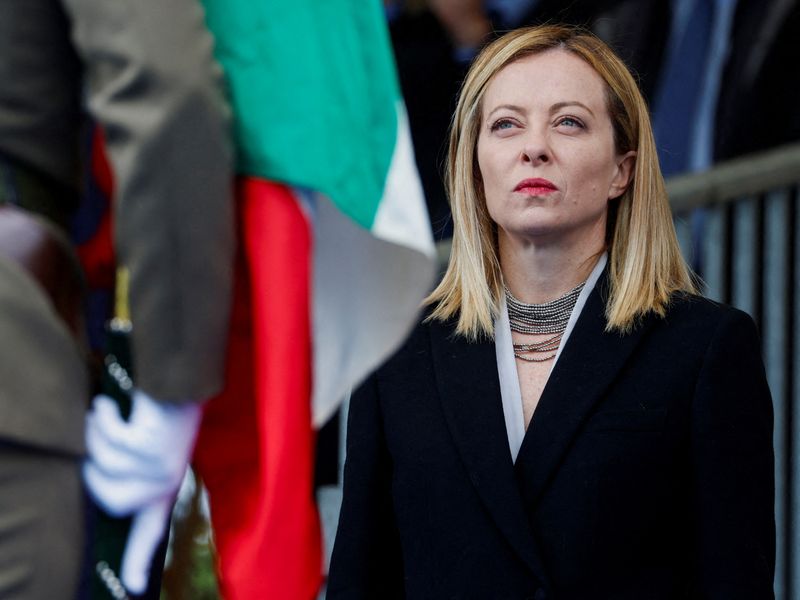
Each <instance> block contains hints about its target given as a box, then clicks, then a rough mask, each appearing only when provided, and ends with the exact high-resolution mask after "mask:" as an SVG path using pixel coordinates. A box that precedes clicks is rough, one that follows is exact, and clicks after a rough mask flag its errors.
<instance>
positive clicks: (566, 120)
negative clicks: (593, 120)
mask: <svg viewBox="0 0 800 600" xmlns="http://www.w3.org/2000/svg"><path fill="white" fill-rule="evenodd" d="M556 125H565V126H567V127H579V128H581V129H583V127H584V125H583V123H581V122H580V121H579V120H578V119H576V118H574V117H562V118H560V119H559V120H558V121H557V122H556Z"/></svg>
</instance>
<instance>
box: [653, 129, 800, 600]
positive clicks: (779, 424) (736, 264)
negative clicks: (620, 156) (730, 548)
mask: <svg viewBox="0 0 800 600" xmlns="http://www.w3.org/2000/svg"><path fill="white" fill-rule="evenodd" d="M667 189H668V192H669V196H670V203H671V204H672V208H673V212H674V214H675V224H676V228H677V230H678V238H679V239H680V241H681V246H682V248H683V251H684V254H685V256H686V258H687V260H688V261H689V263H690V264H691V265H692V266H693V268H694V269H695V271H696V272H697V274H698V275H699V276H700V277H701V279H702V280H703V282H704V285H705V289H704V293H705V294H706V295H707V296H709V297H710V298H712V299H714V300H718V301H720V302H725V303H726V304H732V305H733V306H736V307H737V308H741V309H742V310H744V311H746V312H748V313H750V315H752V317H753V319H754V320H755V321H756V324H757V325H758V327H759V330H760V332H761V338H762V350H763V356H764V362H765V364H766V368H767V378H768V379H769V384H770V389H771V391H772V398H773V404H774V407H775V435H774V443H775V484H776V490H775V492H776V495H775V511H776V525H777V563H776V570H775V595H776V598H777V600H800V522H798V519H797V516H798V514H800V512H798V509H800V454H799V452H800V408H797V402H798V399H800V348H798V344H799V343H800V283H799V282H798V268H797V266H796V265H797V264H798V261H800V238H799V237H798V231H800V211H799V210H798V203H800V194H799V193H798V190H800V144H794V145H790V146H784V147H781V148H777V149H774V150H770V151H768V152H764V153H760V154H755V155H750V156H746V157H743V158H738V159H735V160H732V161H729V162H726V163H723V164H720V165H718V166H716V167H714V168H713V169H711V170H709V171H707V172H704V173H699V174H694V175H685V176H681V177H676V178H673V179H671V180H670V181H668V182H667Z"/></svg>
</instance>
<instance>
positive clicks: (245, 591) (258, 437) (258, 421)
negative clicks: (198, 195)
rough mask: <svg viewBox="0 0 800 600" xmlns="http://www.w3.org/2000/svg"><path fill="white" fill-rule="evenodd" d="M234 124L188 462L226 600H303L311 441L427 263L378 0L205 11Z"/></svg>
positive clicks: (427, 279) (416, 187) (397, 316)
mask: <svg viewBox="0 0 800 600" xmlns="http://www.w3.org/2000/svg"><path fill="white" fill-rule="evenodd" d="M203 3H204V5H205V8H206V17H207V22H208V26H209V28H210V30H211V31H212V33H213V34H214V36H215V38H216V56H217V59H218V60H219V62H220V63H221V65H222V67H223V69H224V71H225V75H226V80H227V85H228V91H229V94H230V99H231V103H232V106H233V111H234V121H235V137H236V144H237V152H238V155H237V163H238V172H239V174H240V178H239V181H238V184H237V202H238V214H239V220H240V222H239V236H240V251H239V256H238V260H237V265H236V289H235V293H234V309H233V317H232V327H231V331H232V333H231V338H230V343H229V352H228V373H227V382H228V383H227V388H226V390H225V391H224V392H223V393H222V394H221V395H220V396H219V397H217V398H214V399H213V400H211V401H210V402H209V403H208V404H207V407H206V413H205V418H204V423H203V426H202V429H201V433H200V437H199V440H198V445H197V450H196V452H195V463H196V467H197V469H198V471H199V472H200V474H201V476H202V477H203V479H204V482H205V485H206V487H207V488H208V491H209V498H210V504H211V515H212V523H213V526H214V531H215V540H216V544H217V550H218V554H219V565H218V566H219V574H220V585H221V591H222V594H223V597H225V598H226V599H230V600H237V599H244V598H247V599H252V598H275V599H283V598H285V599H288V600H301V599H312V598H315V597H316V594H317V593H318V589H319V584H320V578H321V575H320V573H321V541H320V539H321V536H320V529H319V521H318V516H317V511H316V505H315V502H314V490H313V471H314V469H313V467H314V431H315V428H317V427H319V426H320V425H322V424H323V423H324V422H325V421H326V419H327V418H328V417H329V416H331V415H332V414H333V412H334V411H335V409H336V407H337V405H338V404H339V403H340V401H341V400H342V399H343V398H344V397H345V396H346V394H347V393H348V391H349V390H350V388H351V387H352V386H353V385H354V384H357V383H358V382H359V381H360V380H361V379H362V378H363V377H365V376H366V375H367V374H368V373H369V371H371V370H372V369H374V368H375V367H377V366H378V365H379V364H380V363H381V362H382V361H383V360H385V359H386V358H387V357H388V356H389V354H390V353H391V352H392V351H393V350H394V349H396V347H397V346H398V345H399V344H400V343H401V341H402V339H403V337H404V336H405V335H406V334H407V333H408V331H409V329H410V328H411V326H412V325H413V323H414V321H415V319H416V318H417V315H418V312H419V307H420V301H421V299H422V298H423V297H424V295H425V294H426V292H427V291H428V290H429V288H430V285H431V283H432V278H433V275H434V269H435V266H434V265H435V251H434V246H433V241H432V237H431V233H430V229H429V225H428V219H427V215H426V213H425V208H424V206H425V204H424V200H423V196H422V189H421V186H420V183H419V179H418V176H417V173H416V168H415V165H414V158H413V152H412V146H411V139H410V135H409V130H408V124H407V121H406V114H405V110H404V107H403V103H402V100H401V97H400V92H399V87H398V84H397V80H396V76H395V72H394V63H393V58H392V54H391V46H390V42H389V38H388V34H387V31H386V25H385V21H384V15H383V10H382V7H381V4H380V2H379V1H378V0H291V2H290V1H280V0H262V1H260V2H255V1H253V0H203Z"/></svg>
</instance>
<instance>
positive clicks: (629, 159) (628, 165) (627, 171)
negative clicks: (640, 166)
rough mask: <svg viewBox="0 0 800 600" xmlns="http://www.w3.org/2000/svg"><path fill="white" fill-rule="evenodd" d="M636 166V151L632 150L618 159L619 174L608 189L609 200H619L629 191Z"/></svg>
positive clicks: (616, 174) (617, 173)
mask: <svg viewBox="0 0 800 600" xmlns="http://www.w3.org/2000/svg"><path fill="white" fill-rule="evenodd" d="M635 166H636V151H635V150H630V151H628V152H626V153H625V154H623V155H622V156H620V157H618V158H617V172H616V173H615V174H614V178H613V179H612V180H611V186H609V188H608V199H609V200H613V199H614V198H619V197H620V196H622V194H624V193H625V190H627V189H628V185H630V183H631V179H633V169H634V167H635Z"/></svg>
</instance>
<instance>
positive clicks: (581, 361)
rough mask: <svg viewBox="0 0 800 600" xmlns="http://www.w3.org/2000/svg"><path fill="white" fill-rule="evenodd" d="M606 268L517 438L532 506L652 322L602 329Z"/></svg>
mask: <svg viewBox="0 0 800 600" xmlns="http://www.w3.org/2000/svg"><path fill="white" fill-rule="evenodd" d="M607 273H608V271H606V272H604V273H603V275H602V276H601V277H600V279H599V280H598V281H597V285H596V286H595V289H594V290H593V291H592V293H591V294H590V295H589V298H588V299H587V301H586V304H585V306H584V308H583V311H582V313H581V316H580V317H579V318H578V321H577V322H576V324H575V328H574V329H573V330H572V333H571V334H570V337H569V339H568V340H567V343H566V345H565V346H564V349H563V350H562V352H561V356H560V357H559V359H558V362H557V363H556V366H555V368H554V369H553V372H552V373H551V374H550V379H549V380H548V381H547V384H546V385H545V389H544V391H543V392H542V396H541V398H540V400H539V404H538V406H537V407H536V410H535V412H534V414H533V419H532V420H531V423H530V425H529V427H528V431H527V432H526V434H525V438H524V439H523V441H522V446H521V448H520V451H519V454H518V455H517V462H516V463H515V471H516V475H517V480H518V482H519V489H520V492H521V494H522V498H523V501H524V502H525V506H526V507H527V508H528V510H530V509H531V508H532V507H533V506H535V504H536V502H537V500H538V498H539V496H540V495H541V493H542V492H543V491H544V489H545V487H546V485H547V482H548V481H549V479H550V477H551V476H552V474H553V473H554V471H555V470H556V469H557V467H558V465H559V463H560V462H561V459H562V457H563V456H564V453H565V452H566V451H567V449H568V448H569V445H570V443H571V441H572V439H573V437H574V436H575V435H576V434H577V432H578V430H579V429H580V427H581V425H582V424H583V423H584V421H585V420H586V418H587V416H588V414H589V413H590V411H591V410H592V408H593V407H594V406H595V404H596V403H597V402H598V401H599V400H600V399H601V398H602V397H603V394H604V392H605V390H606V389H607V388H608V386H609V385H610V384H611V383H612V381H613V380H614V378H615V377H616V376H617V373H618V372H619V371H620V369H621V368H622V367H623V366H624V365H625V362H626V361H627V360H628V357H629V356H630V355H631V353H632V352H633V351H634V349H635V348H636V346H637V345H638V343H639V342H640V340H641V339H642V337H643V336H644V334H645V332H646V331H647V330H648V329H649V327H650V325H651V324H652V317H646V318H645V319H643V321H642V322H641V323H640V324H639V325H638V326H637V327H636V329H635V330H634V331H633V332H632V333H629V334H626V335H621V334H619V333H607V332H606V331H605V326H606V318H605V304H606V298H607V286H608V276H607Z"/></svg>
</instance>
